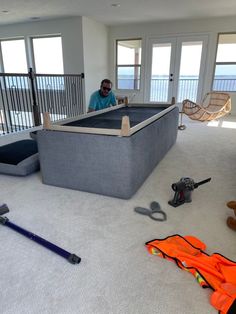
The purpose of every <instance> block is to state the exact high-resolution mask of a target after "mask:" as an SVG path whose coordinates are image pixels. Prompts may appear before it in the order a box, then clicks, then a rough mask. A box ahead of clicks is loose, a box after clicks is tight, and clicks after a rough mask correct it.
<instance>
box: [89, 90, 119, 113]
mask: <svg viewBox="0 0 236 314" xmlns="http://www.w3.org/2000/svg"><path fill="white" fill-rule="evenodd" d="M115 105H116V97H115V95H114V94H113V92H112V91H110V92H109V94H108V95H107V96H106V97H103V96H101V95H100V92H99V90H97V91H96V92H94V93H93V94H92V95H91V97H90V101H89V109H93V110H101V109H105V108H108V107H111V106H115Z"/></svg>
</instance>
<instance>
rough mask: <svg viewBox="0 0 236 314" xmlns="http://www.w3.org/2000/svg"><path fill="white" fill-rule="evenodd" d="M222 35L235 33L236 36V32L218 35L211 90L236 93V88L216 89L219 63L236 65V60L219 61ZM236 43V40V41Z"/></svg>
mask: <svg viewBox="0 0 236 314" xmlns="http://www.w3.org/2000/svg"><path fill="white" fill-rule="evenodd" d="M221 35H235V36H236V32H226V33H225V32H224V33H218V36H217V43H216V53H215V62H214V70H213V76H212V84H211V90H212V91H215V92H226V93H235V92H236V88H235V90H227V89H214V81H215V77H216V75H215V74H216V68H217V65H236V61H234V62H228V61H226V62H222V61H221V62H217V61H216V59H217V53H218V46H219V39H220V36H221ZM235 44H236V41H235Z"/></svg>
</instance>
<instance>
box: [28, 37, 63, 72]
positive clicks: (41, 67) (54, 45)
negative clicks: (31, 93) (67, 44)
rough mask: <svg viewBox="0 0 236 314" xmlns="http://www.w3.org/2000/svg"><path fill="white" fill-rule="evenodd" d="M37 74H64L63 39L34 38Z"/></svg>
mask: <svg viewBox="0 0 236 314" xmlns="http://www.w3.org/2000/svg"><path fill="white" fill-rule="evenodd" d="M32 42H33V51H34V63H35V71H36V73H37V74H39V73H41V74H42V73H43V74H63V73H64V70H63V56H62V43H61V37H60V36H55V37H41V38H32Z"/></svg>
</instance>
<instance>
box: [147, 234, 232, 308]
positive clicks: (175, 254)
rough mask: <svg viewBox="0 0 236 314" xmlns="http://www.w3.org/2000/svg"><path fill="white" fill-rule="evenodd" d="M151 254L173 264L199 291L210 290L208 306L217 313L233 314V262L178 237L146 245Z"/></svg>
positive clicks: (197, 243) (153, 241)
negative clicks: (195, 283) (199, 286)
mask: <svg viewBox="0 0 236 314" xmlns="http://www.w3.org/2000/svg"><path fill="white" fill-rule="evenodd" d="M146 246H147V249H148V251H149V252H150V253H151V254H154V255H158V256H160V257H163V258H166V259H169V260H171V261H175V262H176V264H177V266H179V267H180V268H181V269H184V270H186V271H188V272H190V273H191V274H192V275H193V276H194V277H195V278H196V279H197V281H198V283H199V284H200V285H201V286H202V287H203V288H211V289H212V290H213V291H214V292H213V293H212V295H211V300H210V302H211V304H212V305H213V306H214V307H215V308H216V309H217V310H219V312H220V313H221V314H235V313H236V262H234V261H232V260H230V259H227V258H226V257H224V256H223V255H221V254H219V253H214V254H212V255H208V254H207V253H205V252H204V250H205V249H206V245H205V244H204V243H203V242H201V241H200V240H199V239H197V238H196V237H193V236H184V237H182V236H180V235H178V234H175V235H172V236H169V237H167V238H165V239H154V240H151V241H149V242H147V243H146Z"/></svg>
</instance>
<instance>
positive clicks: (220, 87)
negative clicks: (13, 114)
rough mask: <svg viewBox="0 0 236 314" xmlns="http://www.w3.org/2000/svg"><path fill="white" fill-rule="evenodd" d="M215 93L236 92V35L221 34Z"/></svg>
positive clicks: (216, 65) (217, 56) (217, 57)
mask: <svg viewBox="0 0 236 314" xmlns="http://www.w3.org/2000/svg"><path fill="white" fill-rule="evenodd" d="M212 89H213V90H214V91H226V92H231V91H232V92H235V91H236V34H220V35H219V37H218V46H217V55H216V63H215V74H214V80H213V87H212Z"/></svg>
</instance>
